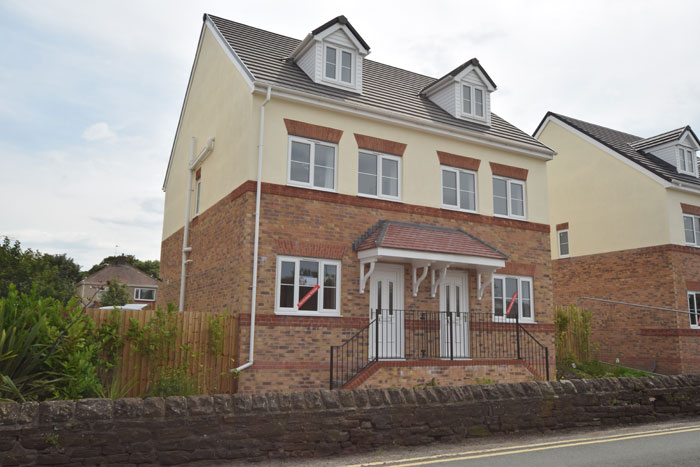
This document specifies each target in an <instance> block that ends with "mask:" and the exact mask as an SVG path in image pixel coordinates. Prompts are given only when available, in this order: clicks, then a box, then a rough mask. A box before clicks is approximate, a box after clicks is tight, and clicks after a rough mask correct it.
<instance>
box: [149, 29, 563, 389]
mask: <svg viewBox="0 0 700 467" xmlns="http://www.w3.org/2000/svg"><path fill="white" fill-rule="evenodd" d="M437 46H438V45H436V47H437ZM369 52H370V47H369V45H368V44H367V42H365V40H364V39H363V38H362V37H361V36H360V34H359V33H358V32H357V31H356V30H355V29H354V28H353V26H352V25H351V24H350V23H349V22H348V21H347V19H346V18H345V17H343V16H340V17H337V18H334V19H333V20H331V21H329V22H327V23H326V24H324V25H322V26H320V27H318V28H317V29H315V30H313V31H312V32H311V33H310V34H309V35H308V36H307V37H306V38H304V39H303V40H301V41H300V40H297V39H292V38H289V37H285V36H282V35H279V34H275V33H272V32H268V31H264V30H261V29H257V28H254V27H250V26H246V25H243V24H239V23H236V22H233V21H229V20H226V19H223V18H218V17H215V16H211V15H205V16H204V24H203V26H202V31H201V35H200V40H199V45H198V48H197V54H196V57H195V62H194V65H193V68H192V73H191V77H190V81H189V84H188V88H187V93H186V96H185V101H184V104H183V108H182V113H181V116H180V121H179V124H178V128H177V133H176V136H175V141H174V144H173V148H172V153H171V156H170V162H169V164H168V170H167V174H166V177H165V183H164V185H163V189H164V191H165V193H166V197H165V217H164V222H163V239H162V252H161V271H162V272H161V274H162V279H163V285H162V286H161V289H162V290H161V292H160V294H159V303H160V304H165V303H167V302H174V303H179V304H180V309H184V310H189V311H220V312H223V311H230V312H233V313H237V314H238V316H239V319H240V329H241V331H240V333H241V335H240V355H241V361H240V362H236V363H235V365H236V366H239V367H242V368H241V373H240V380H239V390H241V391H247V392H261V391H267V390H291V389H302V388H319V387H320V388H327V387H334V388H338V387H345V388H348V387H358V386H365V387H380V386H385V387H386V386H400V385H415V384H418V383H427V382H431V381H433V380H434V381H435V382H436V383H437V384H449V383H460V382H465V383H467V382H475V381H477V379H478V378H488V379H492V380H496V381H525V380H532V379H544V378H547V377H548V373H547V370H548V364H549V362H553V359H554V355H553V353H554V352H553V350H554V349H553V343H554V326H553V311H552V279H551V266H550V246H549V245H550V241H549V217H548V207H547V180H546V167H545V165H546V163H547V161H549V160H551V159H552V157H553V154H554V152H553V151H552V150H551V149H550V148H548V147H547V146H545V145H544V144H542V143H540V142H538V141H537V140H536V139H534V138H533V137H531V136H529V135H527V134H526V133H524V132H523V131H521V130H519V129H518V128H516V127H514V126H513V125H511V124H509V123H508V122H506V121H505V120H503V119H502V118H501V117H499V116H498V115H496V114H495V113H494V112H493V111H492V107H493V105H494V104H495V101H494V100H493V95H494V91H495V90H496V84H495V83H494V81H493V80H492V78H491V77H490V76H489V75H488V73H487V72H486V70H485V69H484V68H483V67H482V66H481V64H480V63H479V62H478V61H477V60H476V59H472V60H469V61H468V62H465V63H464V64H462V65H460V66H459V67H457V68H455V69H454V70H452V71H450V72H449V73H446V74H445V75H444V76H443V77H441V78H439V79H435V78H431V77H428V76H424V75H420V74H418V73H413V72H410V71H406V70H402V69H399V68H395V67H392V66H389V65H385V64H382V63H378V62H374V61H371V60H369V59H367V55H368V54H369ZM516 293H517V294H516ZM251 331H252V335H251ZM251 344H252V345H251ZM251 363H252V364H251Z"/></svg>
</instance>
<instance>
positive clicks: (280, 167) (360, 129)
mask: <svg viewBox="0 0 700 467" xmlns="http://www.w3.org/2000/svg"><path fill="white" fill-rule="evenodd" d="M262 99H263V98H262V97H261V96H256V98H255V101H256V102H255V104H254V108H257V107H259V105H260V102H261V101H262ZM265 112H266V113H265V142H264V162H263V180H264V181H266V182H270V183H276V184H281V185H286V184H287V149H288V148H287V130H286V128H285V125H284V120H283V119H284V118H289V119H292V120H299V121H302V122H306V123H311V124H315V125H322V126H327V127H331V128H336V129H339V130H343V136H342V138H341V140H340V143H339V148H338V171H337V172H338V174H337V175H338V183H337V191H338V192H339V193H343V194H347V195H352V196H356V195H357V158H358V148H357V142H356V141H355V137H354V135H353V133H360V134H363V135H368V136H374V137H377V138H383V139H388V140H392V141H398V142H401V143H406V144H407V145H408V146H407V149H406V152H405V154H404V156H403V160H402V172H403V174H402V179H401V191H402V201H403V202H405V203H409V204H417V205H423V206H430V207H435V208H439V207H441V178H440V177H441V174H440V163H439V160H438V157H437V152H436V151H437V150H440V151H446V152H451V153H454V154H458V155H461V156H467V157H473V158H478V159H481V161H482V162H481V166H480V167H479V171H478V177H477V178H478V180H477V191H478V198H477V200H478V201H477V202H478V212H479V213H480V214H485V215H489V216H490V215H493V191H492V178H491V168H490V166H489V162H490V161H493V162H498V163H501V164H506V165H512V166H517V167H522V168H525V169H528V170H529V174H528V179H527V183H526V201H527V220H528V221H531V222H539V223H544V224H548V223H549V213H548V209H547V174H546V167H545V164H546V162H545V161H544V160H540V159H536V158H533V157H528V156H522V155H518V154H515V153H511V152H506V151H503V150H499V149H494V148H489V147H486V146H481V145H477V144H474V143H468V142H464V141H461V140H458V139H456V138H452V137H447V136H437V135H433V134H430V133H427V132H421V131H419V130H416V129H407V128H402V127H400V126H397V125H392V124H389V123H384V122H378V121H374V120H369V119H364V118H359V117H356V116H352V115H348V114H344V113H341V112H337V111H333V110H327V109H319V108H314V107H312V106H309V105H303V104H299V103H296V102H290V101H287V100H283V99H281V98H279V97H275V96H274V95H273V97H272V100H271V101H270V103H269V104H268V105H267V107H266V111H265Z"/></svg>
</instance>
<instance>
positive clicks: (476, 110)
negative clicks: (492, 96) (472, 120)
mask: <svg viewBox="0 0 700 467" xmlns="http://www.w3.org/2000/svg"><path fill="white" fill-rule="evenodd" d="M462 113H463V114H465V115H470V116H476V117H480V118H483V117H484V90H483V89H480V88H477V87H474V86H467V85H466V84H463V85H462Z"/></svg>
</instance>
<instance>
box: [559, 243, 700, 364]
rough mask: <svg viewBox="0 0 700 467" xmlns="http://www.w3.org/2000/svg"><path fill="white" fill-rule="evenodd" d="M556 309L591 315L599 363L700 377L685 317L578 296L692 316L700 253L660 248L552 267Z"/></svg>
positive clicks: (698, 340) (695, 333) (696, 336)
mask: <svg viewBox="0 0 700 467" xmlns="http://www.w3.org/2000/svg"><path fill="white" fill-rule="evenodd" d="M552 268H553V278H554V280H553V287H554V304H555V306H567V305H569V304H577V305H578V306H579V307H581V308H585V309H590V310H591V311H592V313H593V321H592V325H591V342H592V343H593V345H594V347H596V348H598V356H599V358H600V359H601V360H603V361H607V362H615V361H616V359H619V360H620V363H622V364H628V365H630V366H633V367H637V368H641V369H645V370H654V371H656V372H658V373H664V374H679V373H690V372H693V373H696V372H700V361H698V359H696V358H695V357H696V356H697V355H700V330H697V329H691V328H690V320H689V317H688V315H687V314H685V313H674V312H670V311H660V310H649V309H644V308H639V307H631V306H624V305H614V304H608V303H601V302H596V301H591V300H585V299H581V297H595V298H602V299H607V300H616V301H621V302H628V303H635V304H641V305H649V306H656V307H662V308H670V309H673V310H679V311H687V310H688V298H687V291H688V290H700V289H695V287H696V286H697V285H700V250H698V249H696V248H692V247H686V246H683V245H674V244H669V245H658V246H653V247H646V248H637V249H631V250H624V251H616V252H611V253H603V254H596V255H587V256H579V257H573V258H563V259H558V260H554V261H553V262H552Z"/></svg>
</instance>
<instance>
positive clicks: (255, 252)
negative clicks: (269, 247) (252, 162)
mask: <svg viewBox="0 0 700 467" xmlns="http://www.w3.org/2000/svg"><path fill="white" fill-rule="evenodd" d="M271 96H272V86H268V87H267V97H265V100H264V101H263V103H262V105H261V106H260V135H259V140H258V182H257V188H256V190H255V236H254V240H253V284H252V287H251V290H252V292H251V297H250V345H249V346H248V347H249V353H248V362H247V363H245V364H243V365H241V366H239V367H238V368H235V369H232V370H229V371H230V372H231V373H238V372H239V371H243V370H245V369H246V368H248V367H250V366H252V365H253V355H254V353H255V298H256V294H257V290H258V244H259V241H260V195H261V186H262V162H263V132H264V130H265V106H266V105H267V103H268V102H270V97H271Z"/></svg>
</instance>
